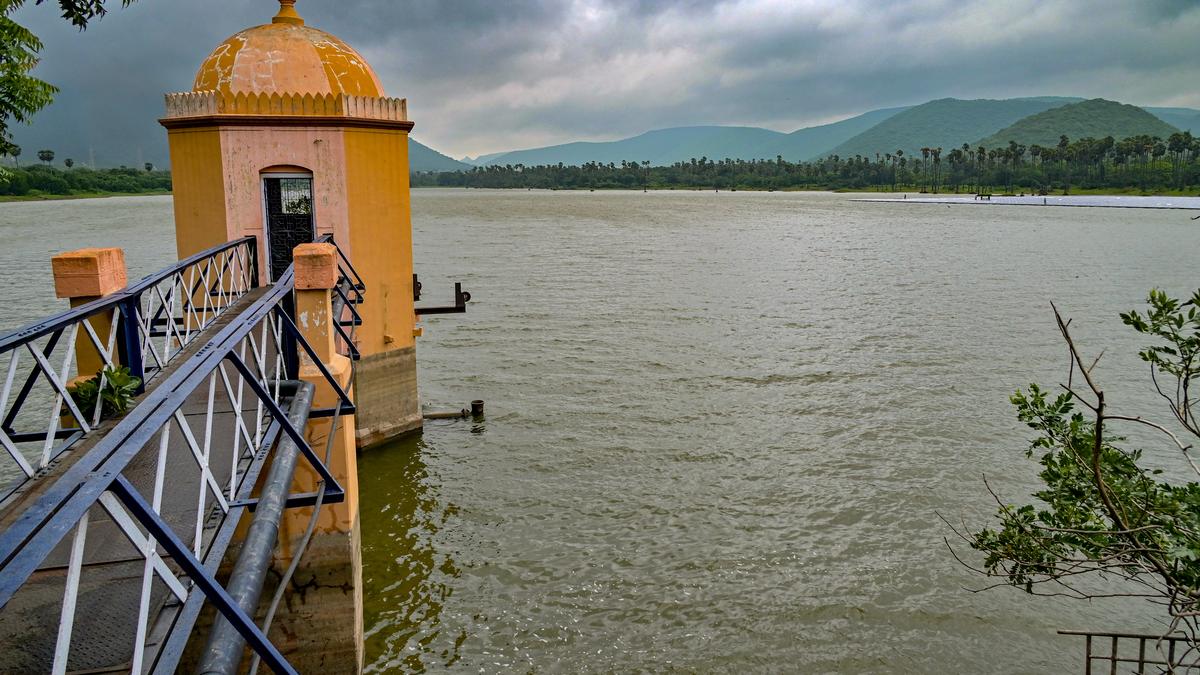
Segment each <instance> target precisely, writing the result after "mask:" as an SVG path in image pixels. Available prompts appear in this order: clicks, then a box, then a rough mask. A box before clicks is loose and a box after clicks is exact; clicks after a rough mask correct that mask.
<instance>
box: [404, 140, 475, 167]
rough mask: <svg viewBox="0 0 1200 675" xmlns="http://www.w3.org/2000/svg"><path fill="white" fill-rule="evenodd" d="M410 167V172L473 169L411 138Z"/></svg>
mask: <svg viewBox="0 0 1200 675" xmlns="http://www.w3.org/2000/svg"><path fill="white" fill-rule="evenodd" d="M408 167H409V170H410V171H459V170H463V169H469V168H471V166H470V165H469V164H463V163H462V162H460V161H458V160H456V159H450V158H449V157H447V156H445V155H443V154H442V153H440V152H438V151H437V150H434V149H433V148H430V147H429V146H427V145H422V144H420V143H418V142H417V141H415V140H413V139H411V138H410V139H408Z"/></svg>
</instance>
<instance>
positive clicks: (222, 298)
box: [0, 236, 258, 498]
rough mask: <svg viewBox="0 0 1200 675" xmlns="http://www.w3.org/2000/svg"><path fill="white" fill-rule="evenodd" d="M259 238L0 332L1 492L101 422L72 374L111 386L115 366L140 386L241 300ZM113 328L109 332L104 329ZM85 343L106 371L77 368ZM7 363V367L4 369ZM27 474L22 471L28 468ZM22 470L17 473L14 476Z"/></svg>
mask: <svg viewBox="0 0 1200 675" xmlns="http://www.w3.org/2000/svg"><path fill="white" fill-rule="evenodd" d="M257 250H258V249H257V239H256V238H255V237H252V236H249V237H242V238H240V239H235V240H233V241H230V242H226V243H224V244H221V245H219V246H214V247H212V248H210V249H207V250H205V251H201V252H200V253H197V254H195V255H192V256H189V257H187V258H185V259H183V260H180V261H178V262H176V263H174V264H172V265H170V266H169V267H167V268H165V269H163V270H160V271H158V272H155V273H153V274H150V275H147V276H146V277H144V278H142V279H141V280H139V281H137V282H136V283H134V284H133V285H131V286H127V287H126V288H123V289H120V290H118V291H116V292H114V293H112V294H110V295H107V296H105V297H102V298H98V299H96V300H93V301H91V302H89V303H87V304H84V305H81V306H79V307H75V308H73V309H70V310H67V311H65V312H62V313H60V314H57V315H55V316H52V317H50V318H48V319H44V320H42V321H39V322H37V323H34V324H30V325H27V326H25V327H23V328H20V329H18V330H16V331H13V332H11V333H9V334H7V335H4V336H0V357H3V358H4V359H6V360H7V363H0V382H2V383H3V384H2V386H0V458H3V457H4V456H5V455H7V456H8V458H9V459H10V460H11V461H12V463H13V464H15V465H16V470H13V468H12V465H11V464H8V465H6V466H4V467H0V486H3V485H5V484H8V489H7V490H5V489H3V488H2V487H0V498H4V497H5V496H7V495H8V494H11V493H12V492H13V491H15V490H17V489H19V488H20V486H21V485H22V484H23V482H28V481H29V480H30V479H32V478H33V477H34V475H35V474H36V473H37V472H38V471H40V470H42V469H45V468H46V467H47V466H49V464H50V463H51V462H52V461H54V460H55V458H57V457H58V456H59V455H61V454H62V452H63V451H65V450H66V449H67V448H69V447H71V446H72V445H73V444H74V443H75V442H76V441H78V440H79V439H80V438H82V437H83V435H84V434H86V433H87V432H89V431H90V430H91V429H92V428H93V427H95V426H97V425H98V424H99V423H100V419H101V415H102V414H103V408H104V406H103V405H102V404H98V403H96V404H93V405H92V410H91V411H88V412H85V410H84V409H83V408H81V406H80V404H78V402H77V401H75V396H74V394H73V391H77V390H75V389H73V386H74V384H75V383H74V382H73V380H72V375H73V374H77V375H80V376H83V377H85V378H92V377H98V378H99V379H98V384H97V387H98V388H97V390H96V391H95V394H94V398H97V399H98V398H99V397H100V395H101V394H102V393H104V392H105V391H106V390H107V389H109V388H110V387H111V386H113V382H111V381H110V378H111V373H110V369H111V368H114V367H117V366H123V367H125V368H128V370H129V374H130V375H131V376H132V377H134V378H137V383H136V393H142V392H143V391H145V385H146V383H147V382H149V381H150V380H152V379H154V378H155V377H156V376H157V375H158V374H159V373H161V372H163V370H164V369H165V368H166V367H167V365H168V364H169V363H170V362H171V361H172V360H173V359H174V358H175V357H176V356H177V355H178V354H180V353H181V352H182V351H183V350H184V349H185V348H186V347H187V346H188V345H190V344H191V343H192V342H194V341H195V340H197V339H199V337H200V336H201V334H202V333H203V331H204V329H205V328H208V327H209V326H211V325H212V324H213V322H214V321H216V320H217V319H218V318H219V317H220V316H221V315H223V314H224V313H225V312H226V311H228V310H229V309H230V308H231V307H233V306H234V304H235V303H236V302H237V301H238V300H239V299H241V298H242V297H243V296H245V295H246V294H247V293H250V292H251V291H252V290H253V289H255V288H256V287H257V286H258V254H257ZM105 330H107V334H106V335H101V334H100V333H104V332H105ZM76 350H87V351H88V352H90V354H91V355H92V356H93V357H94V358H92V359H90V363H93V364H95V366H94V367H97V368H98V369H99V372H78V370H79V368H78V367H77V364H76ZM5 366H6V367H7V372H4V368H5ZM21 476H23V478H21ZM14 479H18V480H17V482H15V483H14V482H13V480H14Z"/></svg>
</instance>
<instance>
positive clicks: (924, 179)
mask: <svg viewBox="0 0 1200 675" xmlns="http://www.w3.org/2000/svg"><path fill="white" fill-rule="evenodd" d="M931 150H932V148H921V192H928V191H929V153H930V151H931Z"/></svg>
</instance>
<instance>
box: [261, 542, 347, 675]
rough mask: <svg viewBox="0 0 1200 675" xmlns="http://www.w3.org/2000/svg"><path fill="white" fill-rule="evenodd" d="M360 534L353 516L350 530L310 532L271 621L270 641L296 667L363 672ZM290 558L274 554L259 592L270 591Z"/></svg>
mask: <svg viewBox="0 0 1200 675" xmlns="http://www.w3.org/2000/svg"><path fill="white" fill-rule="evenodd" d="M360 540H361V535H360V534H359V526H358V521H357V519H355V523H354V526H353V528H352V530H351V531H350V532H327V533H320V534H316V535H314V536H313V539H312V541H311V542H310V543H309V546H308V550H306V551H305V553H304V557H303V558H302V559H301V564H300V566H299V567H298V568H297V570H296V576H295V577H293V579H292V584H291V588H290V589H289V591H288V593H287V594H286V595H285V596H284V602H283V603H282V604H281V605H280V607H279V610H278V613H277V614H276V616H275V621H274V622H273V623H272V624H271V632H270V635H268V637H269V638H270V639H271V642H273V643H274V644H275V646H276V647H278V648H279V650H280V651H281V652H283V655H284V657H285V658H287V659H288V661H289V662H290V663H291V664H292V665H293V666H295V668H296V670H298V671H300V672H301V673H351V674H353V673H360V672H362V665H363V655H364V641H363V614H362V612H363V598H362V592H363V587H362V547H361V541H360ZM289 562H290V560H288V559H287V558H281V557H276V559H275V561H274V562H273V564H272V574H271V578H270V580H269V582H268V584H267V587H266V588H264V593H263V596H264V597H267V598H269V597H270V595H271V594H273V593H274V592H275V588H274V586H275V585H276V584H277V583H278V579H279V576H278V575H281V574H282V573H283V571H284V569H286V567H287V563H289ZM266 591H270V592H269V593H268V592H266Z"/></svg>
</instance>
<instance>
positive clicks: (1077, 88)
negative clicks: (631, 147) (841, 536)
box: [15, 0, 1200, 164]
mask: <svg viewBox="0 0 1200 675" xmlns="http://www.w3.org/2000/svg"><path fill="white" fill-rule="evenodd" d="M31 1H32V0H31ZM109 4H110V5H113V6H114V7H116V6H118V5H119V3H118V2H117V0H109ZM55 5H56V3H55V2H53V0H51V1H50V2H47V3H46V4H44V5H42V6H27V7H25V8H23V9H22V10H20V11H18V12H17V13H16V15H15V18H16V19H17V21H18V22H21V23H24V24H25V25H27V26H29V27H31V28H32V29H34V31H35V32H36V33H38V34H39V35H40V36H41V37H42V38H43V40H44V41H45V43H46V51H45V56H44V59H43V61H42V64H41V65H40V66H39V67H38V70H37V71H36V73H37V74H38V75H39V76H41V77H43V78H44V79H47V80H49V81H51V82H53V83H55V84H57V85H58V86H59V87H61V88H62V93H61V94H60V95H59V99H58V102H57V103H55V104H54V105H53V106H52V107H51V108H50V109H48V110H47V111H46V112H44V113H43V114H42V115H41V116H40V117H39V119H38V120H37V122H36V123H35V128H34V129H31V130H30V129H15V131H16V132H17V141H18V143H21V144H22V145H24V146H25V147H26V148H28V149H29V150H30V151H32V150H33V149H34V148H35V147H43V146H47V147H56V145H55V144H57V146H64V147H66V150H62V149H60V157H61V156H64V155H63V154H62V153H63V152H71V153H75V154H76V155H78V156H77V157H76V159H83V160H86V154H85V153H86V149H85V148H87V147H92V148H95V152H96V153H97V155H99V156H98V157H97V161H98V162H100V163H101V164H104V163H133V162H134V161H136V153H137V152H138V151H139V149H140V151H141V153H142V155H143V157H144V158H145V159H146V161H155V162H161V161H162V160H163V159H165V154H166V153H165V137H166V134H165V132H164V130H163V129H162V128H161V127H159V126H158V124H157V123H156V121H155V120H156V119H157V118H158V117H159V116H160V115H161V113H162V106H163V104H162V94H163V93H164V92H168V91H183V90H187V89H190V87H191V83H192V78H193V76H194V74H195V70H196V68H197V66H198V65H199V64H200V62H201V61H202V60H203V58H204V57H205V56H206V55H207V54H208V52H209V51H210V50H211V49H212V48H213V47H214V46H216V45H217V44H218V43H219V42H221V41H222V40H223V39H224V38H226V37H227V36H229V35H230V34H232V33H234V32H237V31H238V30H241V29H242V28H245V27H247V26H251V25H254V24H258V23H264V22H266V21H269V19H270V17H271V16H272V15H273V14H274V12H275V11H276V9H277V8H278V5H277V3H276V2H275V0H203V1H200V2H197V1H193V0H140V1H139V2H138V3H137V4H136V5H134V6H133V7H130V8H129V9H125V10H119V11H118V10H114V11H112V12H111V13H110V14H109V15H108V17H106V18H105V19H104V20H103V21H101V22H98V23H96V24H94V25H93V26H92V27H91V28H89V29H88V31H87V32H86V33H83V34H82V35H81V34H79V33H78V32H77V31H75V30H74V29H72V28H71V27H70V26H69V25H67V24H66V23H65V22H63V21H61V20H60V19H58V18H57V13H56V8H55ZM297 9H298V10H299V11H300V13H301V14H302V15H303V16H304V17H305V18H306V19H307V20H308V22H309V24H310V25H313V26H316V27H318V28H322V29H324V30H327V31H329V32H331V33H334V34H335V35H338V36H339V37H341V38H342V39H344V40H346V41H347V42H349V43H350V44H351V45H352V46H354V47H355V48H356V49H358V50H359V51H360V52H361V53H362V54H363V55H364V56H365V57H366V58H367V60H368V61H370V63H371V64H372V65H374V67H375V69H376V71H377V72H378V74H379V77H380V79H381V80H382V81H383V84H384V87H385V88H386V90H387V93H388V95H390V96H401V97H406V98H407V99H408V103H409V107H408V109H409V115H410V117H411V118H412V119H413V120H415V122H416V129H415V131H414V134H413V135H414V137H415V138H417V139H418V140H421V141H422V142H424V143H425V144H427V145H430V146H432V147H434V148H435V149H437V150H440V151H442V152H445V153H446V154H449V155H452V156H454V157H462V156H463V155H472V156H475V155H479V154H483V153H489V152H497V151H501V150H511V149H517V148H522V147H531V146H538V145H546V144H551V143H559V142H566V141H574V140H608V139H615V138H621V137H625V136H630V135H634V134H637V133H640V132H643V131H647V130H650V129H657V128H663V127H671V126H684V125H698V124H725V125H752V126H764V127H768V128H772V129H776V130H780V131H793V130H795V129H797V128H800V127H803V126H808V125H810V124H813V123H822V122H827V121H833V120H835V119H839V118H843V117H848V116H851V115H854V114H857V113H860V112H864V111H867V110H871V109H875V108H882V107H890V106H897V105H907V104H914V103H921V102H924V101H927V100H929V99H933V98H942V97H947V96H953V97H958V98H1006V97H1012V96H1032V95H1061V96H1083V97H1088V98H1092V97H1103V98H1109V99H1114V100H1119V101H1122V102H1126V103H1134V104H1138V105H1160V106H1187V107H1200V86H1197V85H1200V0H1127V1H1117V0H1004V1H1003V2H997V1H996V0H894V1H884V0H874V1H866V0H730V1H728V2H704V1H700V0H658V1H656V0H545V1H534V0H513V1H508V0H300V2H299V3H298V4H297ZM26 154H28V155H32V154H33V153H32V152H27V153H26Z"/></svg>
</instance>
